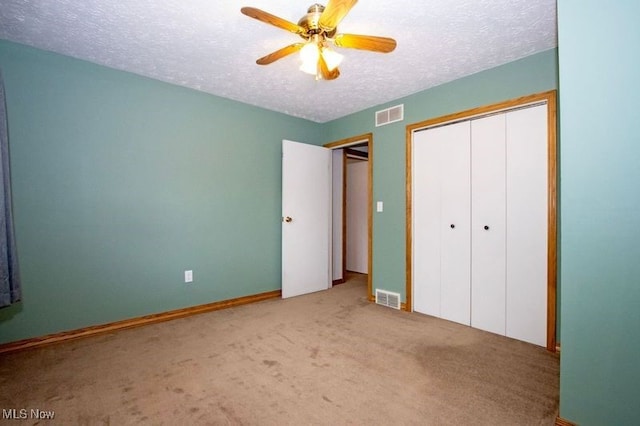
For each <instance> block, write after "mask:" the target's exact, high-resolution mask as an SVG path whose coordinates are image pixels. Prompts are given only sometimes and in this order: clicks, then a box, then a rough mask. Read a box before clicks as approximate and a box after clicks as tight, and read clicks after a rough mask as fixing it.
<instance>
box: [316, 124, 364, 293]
mask: <svg viewBox="0 0 640 426" xmlns="http://www.w3.org/2000/svg"><path fill="white" fill-rule="evenodd" d="M324 147H325V148H329V149H331V150H332V151H333V152H332V164H333V176H332V179H333V182H332V194H333V203H332V205H333V212H332V213H333V215H332V216H333V218H332V224H333V231H332V234H333V235H332V244H331V245H332V248H331V259H332V261H331V263H332V270H333V272H332V283H333V285H336V284H340V283H343V282H345V280H347V278H351V277H353V276H354V275H355V276H357V275H361V276H364V275H365V274H366V280H367V298H368V299H369V300H370V301H373V300H374V296H373V285H372V283H373V274H372V272H373V264H372V257H373V255H372V254H373V136H372V134H371V133H367V134H364V135H359V136H354V137H351V138H347V139H342V140H338V141H335V142H331V143H328V144H325V145H324Z"/></svg>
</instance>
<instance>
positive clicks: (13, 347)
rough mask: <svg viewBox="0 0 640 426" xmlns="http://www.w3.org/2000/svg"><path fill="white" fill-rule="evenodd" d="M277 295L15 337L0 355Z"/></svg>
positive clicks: (266, 294)
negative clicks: (34, 335) (19, 338)
mask: <svg viewBox="0 0 640 426" xmlns="http://www.w3.org/2000/svg"><path fill="white" fill-rule="evenodd" d="M280 296H282V291H281V290H274V291H268V292H266V293H259V294H253V295H249V296H242V297H237V298H234V299H227V300H221V301H219V302H212V303H207V304H204V305H196V306H191V307H189V308H182V309H175V310H172V311H167V312H161V313H157V314H151V315H144V316H141V317H136V318H130V319H126V320H122V321H115V322H110V323H107V324H100V325H94V326H90V327H84V328H79V329H76V330H70V331H63V332H60V333H53V334H48V335H46V336H42V337H34V338H31V339H24V340H18V341H16V342H9V343H4V344H1V345H0V354H6V353H9V352H17V351H21V350H24V349H31V348H36V347H40V346H45V345H50V344H54V343H60V342H66V341H68V340H73V339H79V338H82V337H89V336H95V335H96V334H102V333H108V332H112V331H118V330H124V329H127V328H134V327H140V326H143V325H148V324H155V323H159V322H163V321H170V320H174V319H178V318H184V317H188V316H191V315H197V314H203V313H205V312H212V311H217V310H220V309H226V308H232V307H234V306H240V305H246V304H249V303H255V302H261V301H263V300H267V299H273V298H276V297H280Z"/></svg>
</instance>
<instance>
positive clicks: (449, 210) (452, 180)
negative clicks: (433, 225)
mask: <svg viewBox="0 0 640 426" xmlns="http://www.w3.org/2000/svg"><path fill="white" fill-rule="evenodd" d="M448 127H449V129H448V131H447V132H448V133H450V135H449V136H450V137H449V138H448V140H447V142H446V143H445V144H446V145H445V146H443V150H442V157H441V160H442V163H441V164H442V166H441V172H440V173H441V176H442V181H441V185H442V190H441V206H442V213H441V219H442V220H441V222H440V232H441V235H442V240H441V241H442V243H441V259H440V265H441V290H440V303H441V306H440V309H441V314H440V316H441V317H442V318H444V319H447V320H450V321H455V322H458V323H461V324H465V325H470V324H471V171H470V161H471V152H470V149H471V148H470V145H471V144H470V130H471V126H470V123H469V122H463V123H458V124H453V125H450V126H448Z"/></svg>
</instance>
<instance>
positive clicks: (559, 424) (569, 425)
mask: <svg viewBox="0 0 640 426" xmlns="http://www.w3.org/2000/svg"><path fill="white" fill-rule="evenodd" d="M556 426H578V424H577V423H573V422H570V421H569V420H565V419H563V418H562V417H556Z"/></svg>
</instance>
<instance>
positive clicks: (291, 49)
mask: <svg viewBox="0 0 640 426" xmlns="http://www.w3.org/2000/svg"><path fill="white" fill-rule="evenodd" d="M302 46H304V43H294V44H290V45H289V46H286V47H283V48H282V49H278V50H276V51H275V52H272V53H269V54H268V55H267V56H263V57H262V58H260V59H258V60H257V61H256V64H258V65H269V64H270V63H272V62H275V61H277V60H278V59H281V58H284V57H285V56H287V55H291V54H292V53H296V52H297V51H298V50H300V49H302Z"/></svg>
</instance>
